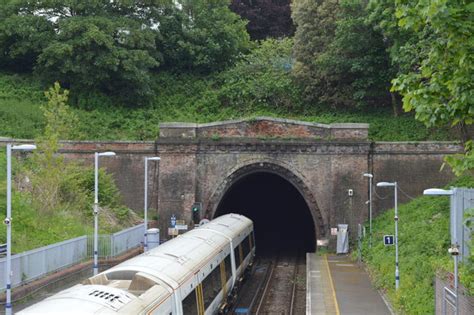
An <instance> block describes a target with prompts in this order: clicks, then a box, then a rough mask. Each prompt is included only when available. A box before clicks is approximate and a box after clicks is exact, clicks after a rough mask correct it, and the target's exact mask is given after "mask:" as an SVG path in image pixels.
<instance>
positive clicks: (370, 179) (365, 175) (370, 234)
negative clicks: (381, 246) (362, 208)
mask: <svg viewBox="0 0 474 315" xmlns="http://www.w3.org/2000/svg"><path fill="white" fill-rule="evenodd" d="M363 176H364V177H368V178H369V247H370V248H372V178H373V177H374V175H372V174H370V173H364V175H363Z"/></svg>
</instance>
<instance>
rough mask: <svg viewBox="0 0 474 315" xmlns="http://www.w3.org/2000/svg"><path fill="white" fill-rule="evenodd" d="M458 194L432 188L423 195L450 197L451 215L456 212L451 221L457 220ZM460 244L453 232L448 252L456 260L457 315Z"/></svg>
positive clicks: (455, 289) (455, 293) (453, 224)
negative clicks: (455, 203)
mask: <svg viewBox="0 0 474 315" xmlns="http://www.w3.org/2000/svg"><path fill="white" fill-rule="evenodd" d="M455 194H456V189H454V190H445V189H439V188H430V189H425V190H424V191H423V195H427V196H450V199H451V213H452V212H453V211H454V215H452V214H451V220H456V218H457V215H456V210H457V209H453V207H452V205H453V204H454V203H453V197H454V195H455ZM456 223H457V222H451V228H452V227H453V226H454V227H455V229H456V227H457V224H456ZM458 248H459V244H458V239H457V231H451V247H450V248H449V249H448V252H449V253H450V254H451V255H452V256H453V259H454V295H455V303H456V313H455V314H456V315H457V314H458V313H459V312H458V255H459V249H458Z"/></svg>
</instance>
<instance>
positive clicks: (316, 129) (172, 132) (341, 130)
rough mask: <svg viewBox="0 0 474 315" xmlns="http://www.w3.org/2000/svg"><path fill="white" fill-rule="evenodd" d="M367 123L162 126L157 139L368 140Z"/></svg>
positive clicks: (259, 120) (261, 120)
mask: <svg viewBox="0 0 474 315" xmlns="http://www.w3.org/2000/svg"><path fill="white" fill-rule="evenodd" d="M368 130H369V125H368V124H356V123H347V124H330V125H326V124H318V123H311V122H303V121H296V120H290V119H279V118H271V117H256V118H251V119H241V120H229V121H220V122H213V123H207V124H194V123H162V124H160V138H245V137H247V138H258V137H273V138H274V137H278V138H299V139H302V138H310V139H328V140H331V139H358V140H365V139H367V138H368Z"/></svg>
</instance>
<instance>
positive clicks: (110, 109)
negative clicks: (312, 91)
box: [0, 74, 455, 141]
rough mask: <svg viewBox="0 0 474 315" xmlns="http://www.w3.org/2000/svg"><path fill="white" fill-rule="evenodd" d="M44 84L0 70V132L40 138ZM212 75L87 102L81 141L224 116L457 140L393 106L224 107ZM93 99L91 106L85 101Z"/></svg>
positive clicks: (144, 133)
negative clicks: (141, 96)
mask: <svg viewBox="0 0 474 315" xmlns="http://www.w3.org/2000/svg"><path fill="white" fill-rule="evenodd" d="M43 89H44V87H42V86H41V85H40V84H39V83H38V82H37V81H36V80H35V79H34V78H33V77H31V76H20V75H11V74H0V136H3V137H13V138H30V139H31V138H34V137H35V136H37V135H38V134H39V133H41V132H42V129H43V127H44V120H43V118H42V116H41V111H40V109H39V106H40V105H41V104H42V103H43V102H45V101H46V100H45V98H44V97H43V96H42V90H43ZM216 89H218V87H216V82H215V79H214V78H213V77H212V76H209V77H198V76H191V75H186V76H184V75H183V76H172V75H168V74H162V75H157V76H156V91H157V97H156V98H155V101H154V102H153V104H151V105H149V106H147V107H141V108H137V107H133V106H130V107H117V106H112V105H111V104H108V103H107V100H106V99H105V100H104V99H103V98H96V99H92V100H91V101H90V102H88V101H81V104H80V106H76V107H75V109H74V111H75V113H76V114H77V116H78V117H79V124H78V126H76V128H77V129H78V131H79V134H81V136H80V137H79V138H78V139H79V140H85V139H87V140H154V139H156V138H157V137H158V134H159V124H160V123H161V122H171V121H180V122H198V123H205V122H212V121H218V120H227V119H237V118H252V117H256V116H270V117H281V118H289V119H295V120H303V121H309V122H318V123H326V124H329V123H335V122H339V123H343V122H355V123H369V124H370V128H369V139H370V140H374V141H424V140H454V139H455V138H454V137H453V135H452V133H450V132H449V130H448V129H447V128H436V129H428V128H425V127H424V126H423V125H422V124H421V123H419V122H417V121H416V120H415V119H414V117H413V115H412V114H404V115H402V116H400V117H393V116H392V115H391V112H390V110H388V109H382V110H377V111H370V112H369V111H333V110H328V109H326V110H323V109H320V108H318V107H316V106H306V108H305V109H303V110H302V109H294V108H293V109H288V108H286V109H282V108H275V107H274V106H272V105H270V104H258V105H255V104H250V105H248V106H240V107H237V106H232V105H222V104H220V102H219V101H218V100H217V98H218V95H217V92H216ZM84 103H87V104H88V105H87V104H84Z"/></svg>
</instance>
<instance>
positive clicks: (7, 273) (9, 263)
mask: <svg viewBox="0 0 474 315" xmlns="http://www.w3.org/2000/svg"><path fill="white" fill-rule="evenodd" d="M35 149H36V146H35V145H34V144H22V145H14V146H12V145H11V144H10V143H8V144H7V216H6V218H5V221H4V222H5V224H6V226H7V265H6V268H5V280H6V287H7V291H6V301H5V314H7V315H11V314H12V303H11V289H12V151H13V150H16V151H32V150H35Z"/></svg>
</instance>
